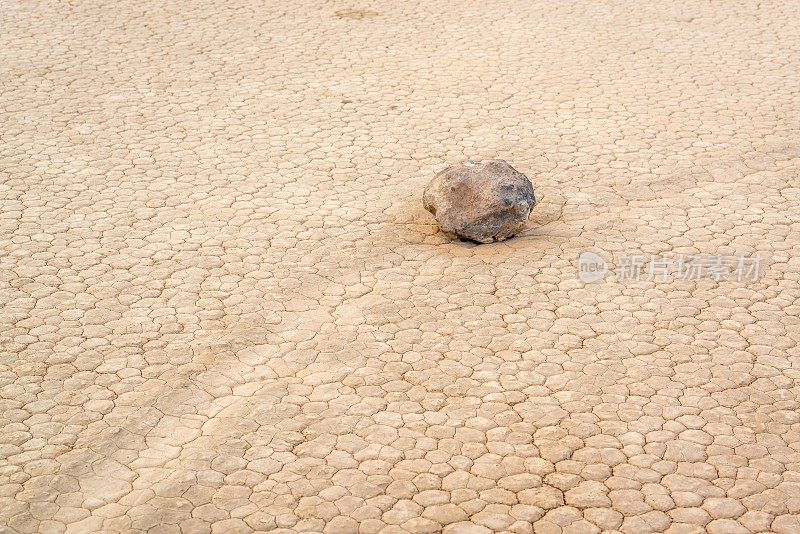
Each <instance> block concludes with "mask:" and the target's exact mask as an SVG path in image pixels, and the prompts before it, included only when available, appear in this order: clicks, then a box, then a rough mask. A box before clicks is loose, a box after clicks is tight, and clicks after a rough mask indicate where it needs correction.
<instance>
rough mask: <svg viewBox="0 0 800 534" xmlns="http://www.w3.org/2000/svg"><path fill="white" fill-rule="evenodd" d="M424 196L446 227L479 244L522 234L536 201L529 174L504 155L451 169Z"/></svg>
mask: <svg viewBox="0 0 800 534" xmlns="http://www.w3.org/2000/svg"><path fill="white" fill-rule="evenodd" d="M422 200H423V204H424V206H425V209H426V210H428V211H429V212H431V213H433V215H434V216H435V217H436V222H437V223H438V224H439V228H440V229H441V230H442V231H443V232H447V233H450V234H455V235H457V236H458V237H460V238H463V239H469V240H471V241H477V242H479V243H491V242H493V241H502V240H504V239H508V238H509V237H512V236H514V235H515V234H517V233H518V232H519V231H520V230H521V229H522V227H523V225H524V224H525V221H526V220H528V215H530V213H531V209H533V206H534V204H535V203H536V198H535V196H534V193H533V184H532V183H531V181H530V180H529V179H528V177H527V176H525V175H524V174H522V173H521V172H518V171H516V170H515V169H514V168H513V167H511V165H509V164H508V163H506V162H505V161H503V160H500V159H498V160H492V161H487V162H485V163H480V164H476V163H473V162H471V161H468V162H466V163H464V164H462V165H453V166H451V167H448V168H446V169H445V170H443V171H442V172H440V173H439V174H437V175H436V176H434V178H433V180H431V183H429V184H428V187H426V188H425V192H424V193H423V196H422Z"/></svg>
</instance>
